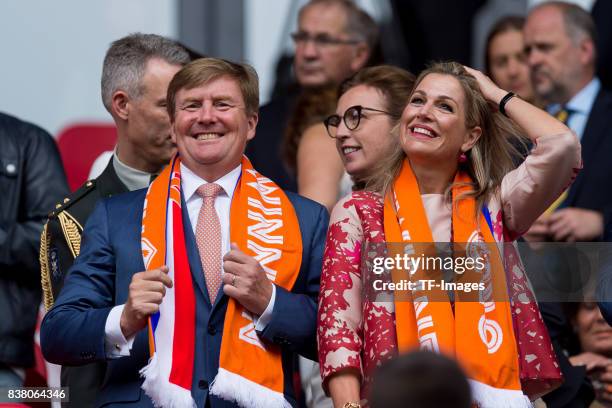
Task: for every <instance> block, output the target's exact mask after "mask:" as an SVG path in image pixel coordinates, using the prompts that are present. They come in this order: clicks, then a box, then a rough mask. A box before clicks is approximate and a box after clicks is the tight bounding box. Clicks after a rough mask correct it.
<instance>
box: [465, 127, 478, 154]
mask: <svg viewBox="0 0 612 408" xmlns="http://www.w3.org/2000/svg"><path fill="white" fill-rule="evenodd" d="M480 136H482V128H481V127H480V126H474V127H473V128H472V129H471V130H469V131H468V133H467V134H466V135H465V139H464V141H463V144H462V145H461V152H462V153H465V152H467V151H468V150H470V149H471V148H472V147H474V145H475V144H476V142H478V139H480Z"/></svg>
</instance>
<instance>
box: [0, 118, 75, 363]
mask: <svg viewBox="0 0 612 408" xmlns="http://www.w3.org/2000/svg"><path fill="white" fill-rule="evenodd" d="M67 192H68V185H67V183H66V176H65V174H64V169H63V167H62V162H61V159H60V156H59V153H58V150H57V146H56V145H55V141H54V140H53V138H52V137H51V136H50V135H49V134H48V133H47V132H45V131H44V130H42V129H41V128H39V127H37V126H35V125H32V124H30V123H27V122H23V121H21V120H19V119H17V118H14V117H12V116H8V115H5V114H2V113H0V363H4V364H7V365H13V366H20V367H29V366H32V365H33V364H34V347H33V341H34V329H35V325H36V316H37V312H38V308H39V306H40V300H41V293H40V266H39V263H38V248H39V239H40V231H41V228H42V224H43V222H44V221H45V219H46V218H47V214H48V213H49V211H50V210H51V209H52V208H53V204H55V202H56V201H57V200H58V199H60V198H61V197H63V196H64V195H65V194H66V193H67Z"/></svg>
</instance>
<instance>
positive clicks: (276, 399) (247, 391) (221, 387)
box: [210, 368, 291, 408]
mask: <svg viewBox="0 0 612 408" xmlns="http://www.w3.org/2000/svg"><path fill="white" fill-rule="evenodd" d="M210 393H211V394H213V395H216V396H217V397H219V398H223V399H226V400H229V401H234V402H236V404H238V405H239V406H241V407H245V408H250V407H253V408H291V404H289V402H287V400H285V396H284V395H283V393H282V392H276V391H272V390H271V389H269V388H266V387H264V386H261V385H259V384H257V383H254V382H253V381H251V380H248V379H246V378H244V377H242V376H240V375H238V374H235V373H232V372H230V371H227V370H225V369H223V368H219V372H218V373H217V376H216V377H215V380H214V381H213V382H212V384H211V387H210Z"/></svg>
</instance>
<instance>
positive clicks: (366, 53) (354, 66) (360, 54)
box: [351, 42, 371, 72]
mask: <svg viewBox="0 0 612 408" xmlns="http://www.w3.org/2000/svg"><path fill="white" fill-rule="evenodd" d="M370 54H371V51H370V48H369V47H368V45H367V44H366V43H364V42H360V43H358V44H357V45H355V55H354V57H353V60H352V61H351V70H352V71H353V72H357V71H359V70H360V69H361V68H363V67H364V66H365V64H367V62H368V59H370Z"/></svg>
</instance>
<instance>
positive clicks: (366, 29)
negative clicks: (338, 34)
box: [298, 0, 379, 50]
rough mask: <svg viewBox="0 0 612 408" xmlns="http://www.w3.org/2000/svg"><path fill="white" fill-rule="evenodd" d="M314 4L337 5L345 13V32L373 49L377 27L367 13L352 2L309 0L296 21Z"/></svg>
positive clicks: (376, 37) (376, 40) (376, 38)
mask: <svg viewBox="0 0 612 408" xmlns="http://www.w3.org/2000/svg"><path fill="white" fill-rule="evenodd" d="M315 4H325V5H328V6H331V5H338V6H340V7H342V8H343V9H344V11H345V13H346V27H345V30H346V32H347V33H348V34H350V35H351V36H353V37H354V38H356V39H358V40H360V41H363V42H365V43H366V44H367V46H368V48H369V49H370V50H372V49H374V47H375V46H376V44H377V43H378V37H379V32H378V25H377V24H376V22H375V21H374V19H373V18H372V17H371V16H370V15H369V14H368V13H366V12H365V11H364V10H362V9H361V8H359V7H358V6H357V5H356V4H355V3H354V2H353V1H351V0H310V1H309V2H308V3H306V5H304V6H303V7H302V8H301V9H300V12H299V14H298V19H301V18H302V13H303V12H304V10H306V9H307V8H308V7H310V6H312V5H315Z"/></svg>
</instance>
